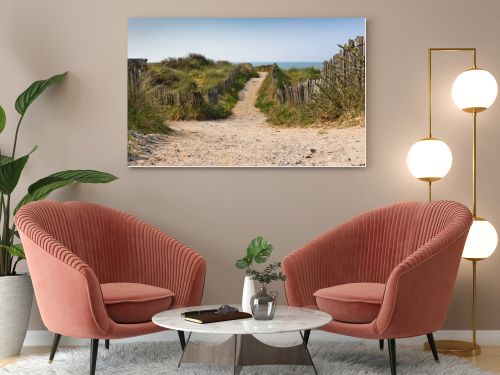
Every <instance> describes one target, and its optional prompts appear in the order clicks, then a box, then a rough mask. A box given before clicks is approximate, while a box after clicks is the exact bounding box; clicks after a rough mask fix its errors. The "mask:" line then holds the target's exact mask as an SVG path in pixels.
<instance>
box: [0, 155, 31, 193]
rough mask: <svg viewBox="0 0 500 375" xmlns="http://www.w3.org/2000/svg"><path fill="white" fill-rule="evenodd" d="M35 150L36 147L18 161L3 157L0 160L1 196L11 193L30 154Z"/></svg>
mask: <svg viewBox="0 0 500 375" xmlns="http://www.w3.org/2000/svg"><path fill="white" fill-rule="evenodd" d="M35 150H36V147H35V148H33V150H32V151H31V152H30V153H29V154H27V155H24V156H21V157H20V158H19V159H15V160H12V159H11V160H8V159H7V157H5V156H4V157H2V158H1V159H0V192H2V193H3V194H10V193H12V191H13V190H14V189H15V188H16V186H17V183H18V182H19V178H20V177H21V173H22V172H23V169H24V166H25V165H26V163H27V162H28V159H29V156H30V154H31V153H32V152H33V151H35Z"/></svg>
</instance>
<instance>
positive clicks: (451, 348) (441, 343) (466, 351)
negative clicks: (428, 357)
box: [424, 340, 481, 357]
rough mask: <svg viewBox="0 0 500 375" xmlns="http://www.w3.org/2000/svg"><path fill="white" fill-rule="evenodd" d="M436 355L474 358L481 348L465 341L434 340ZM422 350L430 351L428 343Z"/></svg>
mask: <svg viewBox="0 0 500 375" xmlns="http://www.w3.org/2000/svg"><path fill="white" fill-rule="evenodd" d="M436 349H437V351H438V353H441V354H447V355H454V356H457V357H474V356H476V355H479V354H481V347H480V346H479V345H477V344H476V345H474V344H473V343H471V342H467V341H457V340H436ZM424 350H431V348H430V346H429V343H428V342H426V343H425V344H424Z"/></svg>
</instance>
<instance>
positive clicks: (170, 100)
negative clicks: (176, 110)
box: [153, 86, 203, 108]
mask: <svg viewBox="0 0 500 375" xmlns="http://www.w3.org/2000/svg"><path fill="white" fill-rule="evenodd" d="M153 90H154V91H153V93H154V96H155V98H156V100H158V102H159V103H160V104H161V105H165V106H171V105H187V106H191V107H195V108H199V107H201V106H202V105H203V95H202V94H201V92H199V91H194V90H193V91H179V90H169V89H168V88H167V87H164V86H157V87H155V88H154V89H153Z"/></svg>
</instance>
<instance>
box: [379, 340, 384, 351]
mask: <svg viewBox="0 0 500 375" xmlns="http://www.w3.org/2000/svg"><path fill="white" fill-rule="evenodd" d="M378 347H379V348H380V350H384V340H378Z"/></svg>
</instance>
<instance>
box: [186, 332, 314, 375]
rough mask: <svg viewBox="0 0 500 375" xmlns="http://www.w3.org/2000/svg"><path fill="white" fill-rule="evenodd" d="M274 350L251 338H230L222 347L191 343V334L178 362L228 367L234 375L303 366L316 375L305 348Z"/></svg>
mask: <svg viewBox="0 0 500 375" xmlns="http://www.w3.org/2000/svg"><path fill="white" fill-rule="evenodd" d="M300 336H301V337H302V344H299V345H295V346H289V347H277V346H272V345H268V344H265V343H263V342H262V341H259V340H257V339H256V338H255V337H254V336H253V335H233V336H231V337H230V338H229V339H228V340H226V341H224V342H223V343H221V344H215V345H211V344H195V343H192V342H191V340H190V338H191V333H190V334H189V336H188V339H187V342H186V346H185V348H184V350H183V352H182V356H181V359H180V360H179V365H178V367H180V365H181V364H183V363H217V364H221V365H226V366H231V367H232V368H233V374H237V375H238V374H239V373H240V371H241V367H242V366H258V365H303V366H311V367H312V369H313V371H314V373H315V374H316V375H317V372H316V367H315V366H314V363H313V361H312V358H311V355H310V354H309V350H308V349H307V344H306V342H305V341H304V336H302V332H300Z"/></svg>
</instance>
